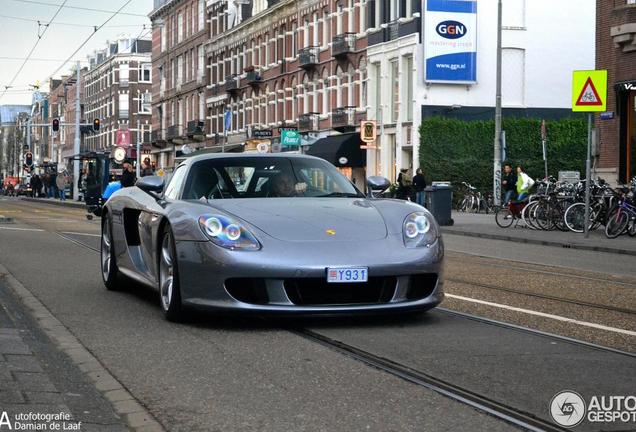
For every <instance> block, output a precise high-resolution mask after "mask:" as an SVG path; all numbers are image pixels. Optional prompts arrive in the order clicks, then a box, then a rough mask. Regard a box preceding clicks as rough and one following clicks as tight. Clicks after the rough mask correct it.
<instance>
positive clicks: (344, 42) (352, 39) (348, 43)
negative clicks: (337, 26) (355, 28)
mask: <svg viewBox="0 0 636 432" xmlns="http://www.w3.org/2000/svg"><path fill="white" fill-rule="evenodd" d="M355 49H356V34H355V33H343V34H340V35H337V36H334V38H333V40H332V41H331V56H332V57H335V58H341V57H346V56H347V55H349V54H351V53H353V52H354V51H355Z"/></svg>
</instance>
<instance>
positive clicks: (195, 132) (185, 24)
mask: <svg viewBox="0 0 636 432" xmlns="http://www.w3.org/2000/svg"><path fill="white" fill-rule="evenodd" d="M150 19H151V21H152V25H153V33H152V73H153V76H154V77H156V79H154V80H153V86H152V131H153V132H152V135H151V141H152V145H153V150H152V152H153V153H155V155H156V156H155V157H156V158H157V159H158V164H157V165H158V166H159V167H171V166H172V165H173V164H174V159H175V157H176V156H178V155H179V154H180V152H181V150H180V149H181V148H182V145H184V144H188V145H189V147H190V148H193V149H194V148H198V147H202V146H204V145H205V130H208V128H206V127H205V120H206V119H205V90H206V88H205V85H206V84H205V83H206V80H205V75H206V70H205V60H204V54H203V53H204V51H203V45H204V44H205V42H206V41H207V38H208V34H209V33H208V31H207V29H208V22H207V19H206V4H205V0H155V1H154V9H153V11H152V12H151V13H150Z"/></svg>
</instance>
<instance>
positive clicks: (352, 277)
mask: <svg viewBox="0 0 636 432" xmlns="http://www.w3.org/2000/svg"><path fill="white" fill-rule="evenodd" d="M368 280H369V268H368V267H345V268H328V269H327V282H329V283H349V282H367V281H368Z"/></svg>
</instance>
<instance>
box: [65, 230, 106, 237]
mask: <svg viewBox="0 0 636 432" xmlns="http://www.w3.org/2000/svg"><path fill="white" fill-rule="evenodd" d="M60 234H72V235H83V236H90V237H101V234H90V233H80V232H72V231H60Z"/></svg>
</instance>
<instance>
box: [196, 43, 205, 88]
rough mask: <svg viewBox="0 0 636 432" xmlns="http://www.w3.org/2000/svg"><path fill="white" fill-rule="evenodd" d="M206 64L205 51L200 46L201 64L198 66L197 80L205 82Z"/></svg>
mask: <svg viewBox="0 0 636 432" xmlns="http://www.w3.org/2000/svg"><path fill="white" fill-rule="evenodd" d="M204 64H205V50H204V49H203V45H199V64H198V66H199V67H198V71H197V79H198V80H199V81H203V75H205V74H204V72H203V70H204V69H203V65H204Z"/></svg>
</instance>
